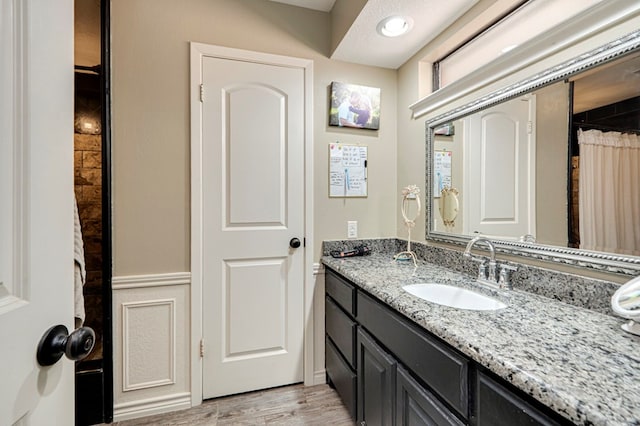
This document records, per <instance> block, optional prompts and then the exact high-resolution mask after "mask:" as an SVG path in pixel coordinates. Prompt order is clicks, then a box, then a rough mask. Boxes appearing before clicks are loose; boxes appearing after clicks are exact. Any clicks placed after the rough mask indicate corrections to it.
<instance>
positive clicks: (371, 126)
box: [329, 81, 380, 130]
mask: <svg viewBox="0 0 640 426" xmlns="http://www.w3.org/2000/svg"><path fill="white" fill-rule="evenodd" d="M330 99H331V100H330V105H329V125H330V126H338V127H345V128H356V129H368V130H378V129H379V128H380V88H378V87H369V86H362V85H358V84H349V83H340V82H337V81H334V82H332V83H331V96H330Z"/></svg>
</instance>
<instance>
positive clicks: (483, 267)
mask: <svg viewBox="0 0 640 426" xmlns="http://www.w3.org/2000/svg"><path fill="white" fill-rule="evenodd" d="M470 258H471V260H473V261H474V262H476V263H477V264H478V279H483V280H484V279H486V278H487V262H486V261H485V260H484V259H483V258H481V257H475V256H470Z"/></svg>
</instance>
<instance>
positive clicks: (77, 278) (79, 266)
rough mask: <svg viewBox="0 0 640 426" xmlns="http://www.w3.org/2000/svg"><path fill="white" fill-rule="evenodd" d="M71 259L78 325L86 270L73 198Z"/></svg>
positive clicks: (76, 204) (81, 309) (83, 314)
mask: <svg viewBox="0 0 640 426" xmlns="http://www.w3.org/2000/svg"><path fill="white" fill-rule="evenodd" d="M73 204H74V209H73V233H74V238H73V260H74V291H75V301H74V302H75V303H74V308H75V317H76V318H78V319H79V320H80V325H82V323H84V318H85V313H84V294H83V291H82V290H83V286H84V283H85V281H86V278H87V271H86V270H85V265H84V243H83V241H82V227H81V226H80V215H79V214H78V202H77V200H76V199H75V197H74V199H73Z"/></svg>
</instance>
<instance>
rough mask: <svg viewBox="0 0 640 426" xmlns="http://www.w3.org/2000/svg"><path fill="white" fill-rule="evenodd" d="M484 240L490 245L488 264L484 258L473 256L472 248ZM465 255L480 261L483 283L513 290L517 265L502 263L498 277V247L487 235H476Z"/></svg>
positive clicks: (480, 273) (479, 277)
mask: <svg viewBox="0 0 640 426" xmlns="http://www.w3.org/2000/svg"><path fill="white" fill-rule="evenodd" d="M480 242H483V243H485V244H486V245H487V247H489V263H488V264H487V263H486V262H485V261H484V260H483V259H482V258H474V257H472V256H471V249H472V248H473V246H474V245H475V244H476V243H480ZM464 257H466V258H467V259H471V260H473V261H474V262H479V266H478V279H477V281H478V282H479V283H481V284H486V285H488V286H490V287H492V288H497V289H508V290H511V289H512V288H513V287H512V285H511V273H512V272H513V271H515V270H516V268H515V267H513V266H510V265H507V264H502V265H500V276H499V277H498V278H496V269H497V266H498V262H497V261H496V247H495V246H494V245H493V243H492V242H491V240H489V239H488V238H485V237H475V238H473V239H472V240H471V241H469V243H468V244H467V247H466V248H465V249H464Z"/></svg>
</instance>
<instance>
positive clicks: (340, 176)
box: [329, 143, 367, 197]
mask: <svg viewBox="0 0 640 426" xmlns="http://www.w3.org/2000/svg"><path fill="white" fill-rule="evenodd" d="M329 196H330V197H366V196H367V147H366V146H359V145H343V144H340V143H332V144H329Z"/></svg>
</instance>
